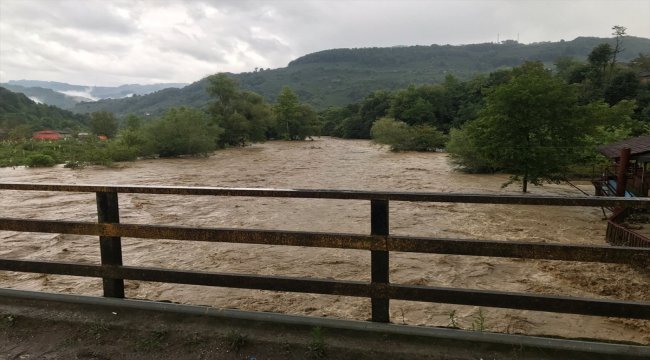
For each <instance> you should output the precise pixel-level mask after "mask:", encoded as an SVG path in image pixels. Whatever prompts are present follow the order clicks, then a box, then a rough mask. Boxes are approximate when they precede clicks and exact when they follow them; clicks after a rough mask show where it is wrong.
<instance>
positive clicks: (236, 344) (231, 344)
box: [226, 330, 248, 352]
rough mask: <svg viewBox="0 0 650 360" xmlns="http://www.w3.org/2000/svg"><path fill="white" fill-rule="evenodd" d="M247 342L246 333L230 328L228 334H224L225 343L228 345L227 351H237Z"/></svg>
mask: <svg viewBox="0 0 650 360" xmlns="http://www.w3.org/2000/svg"><path fill="white" fill-rule="evenodd" d="M247 342H248V338H247V337H246V335H243V334H242V333H240V332H238V331H236V330H230V331H229V332H228V335H226V345H227V346H228V350H229V351H233V352H238V351H239V350H241V349H242V348H243V347H244V346H246V343H247Z"/></svg>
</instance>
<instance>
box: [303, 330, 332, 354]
mask: <svg viewBox="0 0 650 360" xmlns="http://www.w3.org/2000/svg"><path fill="white" fill-rule="evenodd" d="M326 350H327V349H326V345H325V338H324V337H323V329H322V328H321V327H320V326H317V327H315V328H314V329H313V330H312V331H311V342H310V343H309V345H307V356H309V358H310V359H324V358H326V357H327V351H326Z"/></svg>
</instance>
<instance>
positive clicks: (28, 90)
mask: <svg viewBox="0 0 650 360" xmlns="http://www.w3.org/2000/svg"><path fill="white" fill-rule="evenodd" d="M186 85H187V84H185V83H159V84H150V85H139V84H127V85H120V86H84V85H73V84H68V83H62V82H56V81H40V80H10V81H9V82H7V83H3V84H0V86H3V87H5V88H6V89H9V90H11V91H14V92H19V93H22V94H25V95H26V96H27V97H29V98H30V99H32V100H34V101H35V102H39V103H43V104H47V105H54V106H57V107H60V108H62V109H66V110H73V109H74V108H75V105H76V104H78V103H81V102H92V101H97V100H101V99H121V98H125V97H129V96H133V95H146V94H150V93H152V92H155V91H159V90H162V89H167V88H181V87H184V86H186Z"/></svg>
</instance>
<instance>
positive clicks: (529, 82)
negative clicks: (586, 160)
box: [448, 62, 587, 192]
mask: <svg viewBox="0 0 650 360" xmlns="http://www.w3.org/2000/svg"><path fill="white" fill-rule="evenodd" d="M586 129H587V127H586V124H585V121H584V116H582V114H581V113H580V108H579V106H578V105H577V97H576V95H575V93H574V91H573V88H572V87H571V86H569V85H567V84H566V83H564V82H563V81H562V80H560V79H558V78H556V77H553V76H552V75H551V73H550V72H549V71H547V70H545V69H544V67H543V65H542V64H541V63H537V62H527V63H525V64H523V65H522V66H521V67H519V68H515V69H514V78H513V79H511V80H510V81H508V82H507V83H505V84H503V85H500V86H498V87H497V88H495V89H494V90H493V91H492V92H491V93H490V94H488V95H487V98H486V107H485V108H484V109H483V111H481V113H480V117H479V118H478V119H476V120H474V121H471V122H469V123H467V124H466V126H464V127H463V129H462V130H460V131H458V132H454V133H452V143H454V146H452V147H451V148H448V150H449V151H450V153H451V155H452V158H453V159H454V160H455V161H456V163H457V164H460V165H461V166H462V165H463V164H473V165H474V166H477V165H478V166H482V167H485V168H492V169H501V170H503V171H508V172H510V173H512V174H513V175H512V177H511V178H510V181H509V182H507V183H506V184H504V186H506V185H508V184H511V183H513V182H515V181H521V183H522V191H523V192H527V191H528V183H532V184H535V185H540V184H541V183H542V182H544V181H551V182H558V181H560V180H561V179H563V176H564V174H565V172H566V170H567V168H568V167H569V166H570V165H571V164H572V163H574V162H575V160H576V158H577V157H578V156H580V154H581V150H582V147H581V146H582V144H583V142H584V135H585V132H586ZM455 137H456V139H454V138H455ZM458 137H460V138H463V139H465V140H466V141H468V142H469V144H470V146H471V147H472V150H475V151H477V152H479V154H470V158H471V160H470V161H468V162H465V160H466V159H465V157H467V156H468V154H467V153H466V152H464V151H463V150H465V149H463V148H462V145H459V139H458ZM459 150H460V151H459ZM477 159H478V160H481V162H480V163H478V164H477Z"/></svg>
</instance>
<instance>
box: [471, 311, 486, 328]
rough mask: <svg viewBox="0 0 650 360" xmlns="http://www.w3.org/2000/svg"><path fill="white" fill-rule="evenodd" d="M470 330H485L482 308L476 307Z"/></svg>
mask: <svg viewBox="0 0 650 360" xmlns="http://www.w3.org/2000/svg"><path fill="white" fill-rule="evenodd" d="M472 330H474V331H484V330H485V314H484V313H483V309H481V308H478V311H477V312H476V314H474V321H473V322H472Z"/></svg>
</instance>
